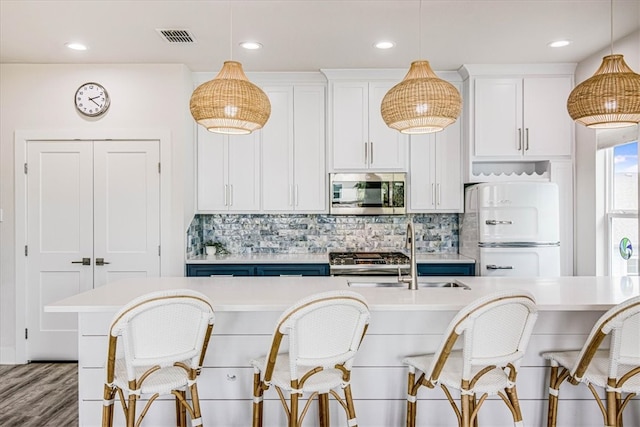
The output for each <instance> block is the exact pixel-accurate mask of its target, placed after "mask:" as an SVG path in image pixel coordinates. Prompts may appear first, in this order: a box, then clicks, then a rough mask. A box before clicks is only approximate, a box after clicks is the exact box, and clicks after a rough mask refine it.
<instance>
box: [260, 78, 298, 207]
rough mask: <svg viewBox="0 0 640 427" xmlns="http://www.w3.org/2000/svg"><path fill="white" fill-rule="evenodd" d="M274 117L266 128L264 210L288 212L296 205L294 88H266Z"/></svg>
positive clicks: (263, 133) (264, 143) (263, 163)
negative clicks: (294, 177) (294, 193)
mask: <svg viewBox="0 0 640 427" xmlns="http://www.w3.org/2000/svg"><path fill="white" fill-rule="evenodd" d="M264 91H265V93H266V94H267V96H268V97H269V101H270V102H271V116H270V117H269V120H268V121H267V123H266V125H265V126H264V128H263V129H262V144H261V145H262V155H261V157H262V208H263V210H264V211H266V212H286V211H292V210H293V209H294V204H293V192H294V188H293V186H294V181H293V169H294V157H293V156H294V148H293V142H294V136H293V129H294V128H293V86H280V87H265V88H264Z"/></svg>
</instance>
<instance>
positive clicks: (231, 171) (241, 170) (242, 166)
mask: <svg viewBox="0 0 640 427" xmlns="http://www.w3.org/2000/svg"><path fill="white" fill-rule="evenodd" d="M260 137H261V133H260V132H253V133H251V134H249V135H230V136H229V137H228V138H229V142H228V144H227V147H228V148H227V151H228V156H227V158H228V162H227V176H228V177H229V179H228V182H229V188H228V205H229V210H230V211H235V212H247V211H258V210H260Z"/></svg>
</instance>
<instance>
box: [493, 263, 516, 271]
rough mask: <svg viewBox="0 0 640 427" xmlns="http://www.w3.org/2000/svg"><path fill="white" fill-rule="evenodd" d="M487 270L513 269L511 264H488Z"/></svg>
mask: <svg viewBox="0 0 640 427" xmlns="http://www.w3.org/2000/svg"><path fill="white" fill-rule="evenodd" d="M487 270H513V266H511V265H495V264H487Z"/></svg>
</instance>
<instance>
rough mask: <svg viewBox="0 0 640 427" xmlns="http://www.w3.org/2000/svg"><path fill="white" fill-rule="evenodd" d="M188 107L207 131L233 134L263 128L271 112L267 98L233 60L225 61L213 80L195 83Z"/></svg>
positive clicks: (240, 65)
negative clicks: (198, 84)
mask: <svg viewBox="0 0 640 427" xmlns="http://www.w3.org/2000/svg"><path fill="white" fill-rule="evenodd" d="M189 108H190V109H191V115H192V116H193V118H194V119H195V121H196V122H198V123H199V124H201V125H202V126H204V127H205V128H207V130H209V131H211V132H216V133H225V134H235V135H243V134H248V133H251V132H253V131H254V130H258V129H260V128H262V127H263V126H264V124H265V123H266V122H267V120H269V116H270V115H271V103H270V102H269V98H268V97H267V95H266V94H265V93H264V92H263V91H262V89H260V88H259V87H258V86H256V85H254V84H253V83H251V82H250V81H249V79H248V78H247V76H246V75H245V74H244V71H242V64H240V63H239V62H236V61H226V62H225V63H224V65H223V66H222V69H221V70H220V72H219V73H218V75H217V76H216V77H215V78H214V79H213V80H210V81H208V82H205V83H203V84H201V85H200V86H198V87H197V88H196V90H194V91H193V94H192V95H191V101H190V103H189Z"/></svg>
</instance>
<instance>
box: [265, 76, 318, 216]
mask: <svg viewBox="0 0 640 427" xmlns="http://www.w3.org/2000/svg"><path fill="white" fill-rule="evenodd" d="M263 89H264V91H265V92H266V94H267V96H268V97H269V100H270V101H271V117H270V118H269V121H268V122H267V124H266V125H265V126H264V128H263V129H262V131H261V133H262V155H261V157H262V180H261V182H262V195H263V197H262V210H263V211H264V212H325V211H326V206H327V201H326V187H327V185H326V169H325V148H326V141H325V87H324V85H292V84H287V85H278V86H265V87H263Z"/></svg>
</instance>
